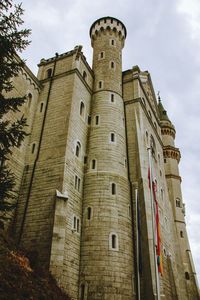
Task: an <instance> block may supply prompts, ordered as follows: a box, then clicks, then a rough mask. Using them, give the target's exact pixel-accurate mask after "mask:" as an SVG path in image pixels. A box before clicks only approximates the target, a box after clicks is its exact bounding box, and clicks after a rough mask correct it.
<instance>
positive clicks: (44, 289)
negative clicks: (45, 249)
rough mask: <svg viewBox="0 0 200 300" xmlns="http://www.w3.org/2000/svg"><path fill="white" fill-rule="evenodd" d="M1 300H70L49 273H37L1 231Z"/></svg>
mask: <svg viewBox="0 0 200 300" xmlns="http://www.w3.org/2000/svg"><path fill="white" fill-rule="evenodd" d="M0 299H1V300H54V299H55V300H70V298H69V297H68V296H67V295H66V294H65V293H64V292H63V291H62V290H61V289H60V288H59V287H58V286H57V284H56V281H55V280H54V278H53V277H52V276H51V274H50V273H49V272H44V271H41V270H40V271H36V270H33V269H32V268H31V267H30V264H29V260H28V258H27V257H26V256H24V254H23V253H22V252H21V251H19V250H17V249H16V247H15V246H14V244H13V242H12V241H11V240H10V239H9V238H8V237H7V236H6V234H5V233H4V232H3V230H0Z"/></svg>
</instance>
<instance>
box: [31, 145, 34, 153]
mask: <svg viewBox="0 0 200 300" xmlns="http://www.w3.org/2000/svg"><path fill="white" fill-rule="evenodd" d="M31 152H32V153H34V152H35V143H33V145H32V151H31Z"/></svg>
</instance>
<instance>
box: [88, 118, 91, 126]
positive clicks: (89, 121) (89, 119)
mask: <svg viewBox="0 0 200 300" xmlns="http://www.w3.org/2000/svg"><path fill="white" fill-rule="evenodd" d="M90 124H91V116H88V125H90Z"/></svg>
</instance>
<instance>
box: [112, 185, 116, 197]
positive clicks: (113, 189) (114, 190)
mask: <svg viewBox="0 0 200 300" xmlns="http://www.w3.org/2000/svg"><path fill="white" fill-rule="evenodd" d="M111 194H112V195H116V184H115V183H112V184H111Z"/></svg>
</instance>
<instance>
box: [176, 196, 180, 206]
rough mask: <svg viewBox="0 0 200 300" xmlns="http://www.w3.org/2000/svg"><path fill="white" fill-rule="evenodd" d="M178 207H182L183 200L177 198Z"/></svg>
mask: <svg viewBox="0 0 200 300" xmlns="http://www.w3.org/2000/svg"><path fill="white" fill-rule="evenodd" d="M176 207H181V200H180V199H179V198H176Z"/></svg>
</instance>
